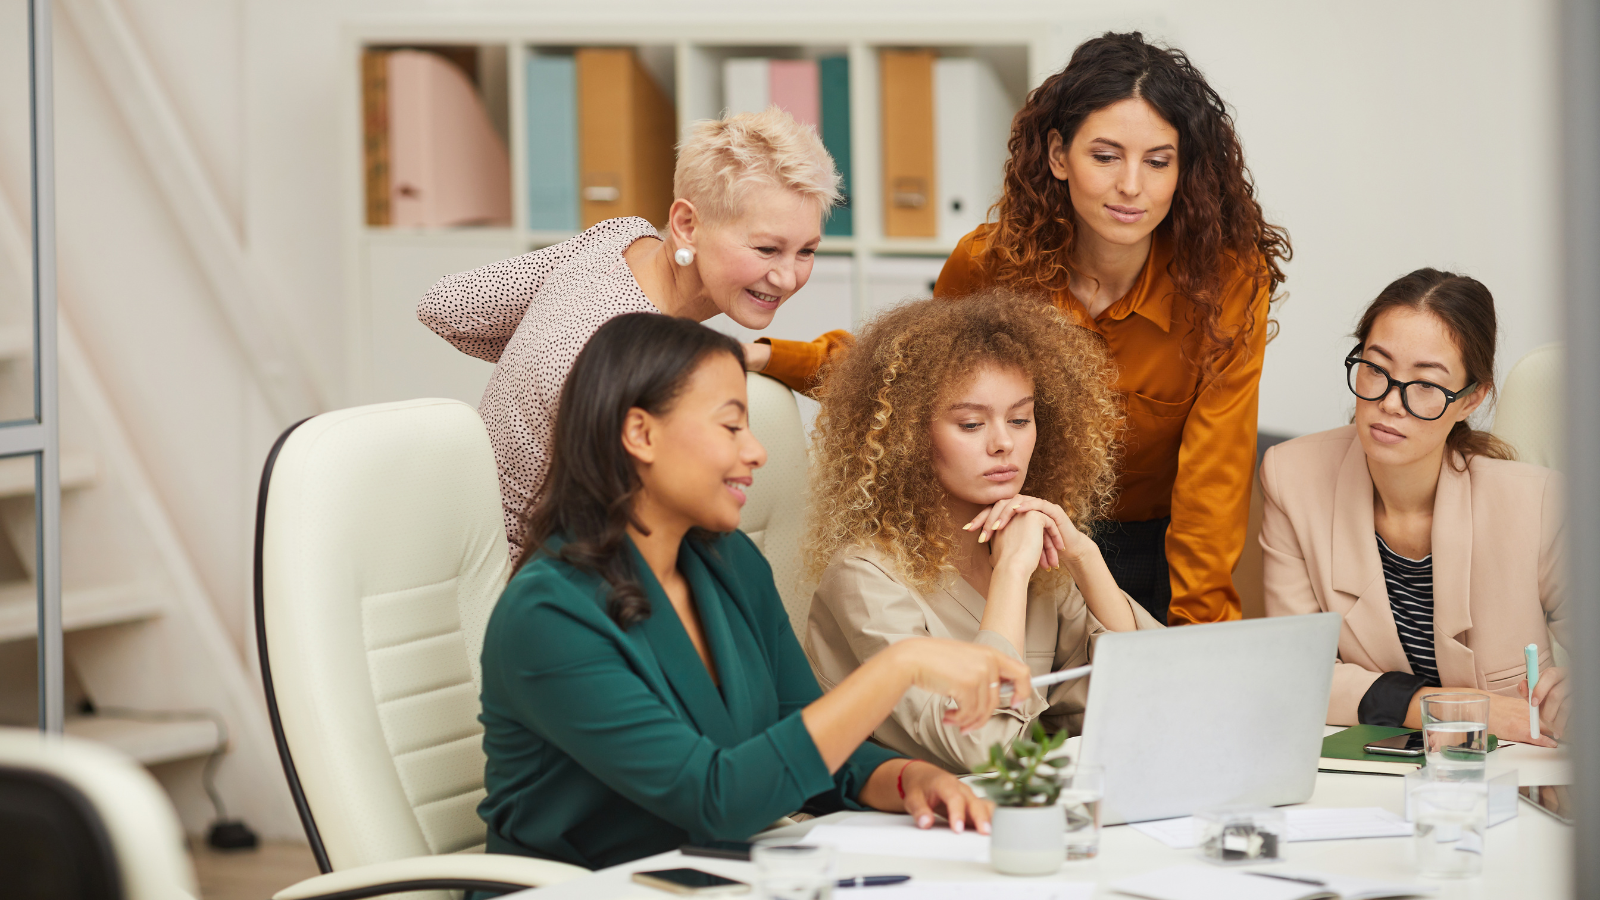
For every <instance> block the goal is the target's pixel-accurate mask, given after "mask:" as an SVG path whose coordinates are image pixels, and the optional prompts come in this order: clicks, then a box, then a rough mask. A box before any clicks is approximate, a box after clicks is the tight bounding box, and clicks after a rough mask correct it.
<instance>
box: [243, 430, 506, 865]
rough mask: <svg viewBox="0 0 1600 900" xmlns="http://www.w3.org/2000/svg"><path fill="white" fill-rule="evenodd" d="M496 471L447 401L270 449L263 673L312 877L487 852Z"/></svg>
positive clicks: (259, 604) (259, 552)
mask: <svg viewBox="0 0 1600 900" xmlns="http://www.w3.org/2000/svg"><path fill="white" fill-rule="evenodd" d="M495 471H496V470H495V461H494V454H493V451H492V450H491V449H490V446H489V438H488V434H487V432H485V430H484V426H483V422H482V420H481V419H479V418H478V414H477V412H476V411H474V410H473V409H472V407H470V406H467V405H466V404H464V403H460V402H458V401H455V400H411V401H406V402H402V403H385V404H379V405H376V406H363V407H356V408H353V409H345V410H339V411H336V412H330V413H326V414H324V415H320V416H316V417H314V418H311V419H307V420H306V421H304V422H302V423H300V424H299V425H298V426H295V427H294V428H291V429H290V430H289V431H287V432H285V433H284V435H283V436H282V437H281V438H279V440H278V444H277V446H276V447H274V448H273V452H272V454H271V455H270V456H269V457H268V460H267V464H266V468H265V471H264V472H263V473H262V477H261V496H260V500H259V505H258V509H257V523H256V615H257V622H256V627H257V640H258V643H259V649H260V651H261V672H262V679H263V681H264V682H265V686H266V691H267V700H268V707H269V712H271V714H272V720H273V728H274V731H275V733H276V734H277V737H278V751H279V754H280V756H281V757H282V760H283V763H284V769H285V772H286V774H287V775H288V777H289V782H290V789H291V791H292V792H293V793H294V796H295V801H296V804H297V806H298V807H299V809H300V815H301V819H302V822H303V824H304V825H305V828H306V835H307V837H308V838H309V839H310V841H311V845H312V851H313V853H315V854H316V856H317V860H318V864H319V865H320V866H321V867H322V870H323V871H324V872H327V871H332V870H333V869H346V868H350V867H353V866H359V865H366V864H369V863H376V862H383V861H386V860H391V859H399V858H404V857H413V856H424V855H432V854H440V853H450V852H456V851H461V850H470V849H474V848H476V847H479V846H481V845H482V844H483V842H484V838H485V828H484V825H483V823H482V821H481V820H480V819H479V818H478V815H477V811H476V807H477V804H478V801H479V800H480V799H482V797H483V794H484V791H483V767H484V756H483V749H482V733H483V727H482V725H481V724H479V722H478V713H479V711H480V708H481V707H480V703H479V686H480V681H481V672H480V669H479V660H478V657H479V653H480V651H481V650H482V646H483V631H484V627H485V625H486V624H487V622H488V618H489V613H490V611H491V610H492V609H493V607H494V603H495V601H496V600H497V599H498V598H499V595H500V591H501V589H502V588H503V587H504V586H505V583H506V579H507V577H508V575H509V573H510V564H509V561H508V559H507V548H506V535H505V526H504V525H503V524H502V521H501V515H500V488H499V482H498V479H497V477H496V474H495Z"/></svg>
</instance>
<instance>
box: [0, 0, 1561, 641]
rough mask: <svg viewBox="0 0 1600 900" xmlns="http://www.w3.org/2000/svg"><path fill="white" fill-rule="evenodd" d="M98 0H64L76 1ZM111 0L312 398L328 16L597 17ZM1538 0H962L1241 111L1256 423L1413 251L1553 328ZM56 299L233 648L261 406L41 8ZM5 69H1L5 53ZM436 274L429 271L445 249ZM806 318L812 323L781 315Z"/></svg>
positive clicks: (1, 158)
mask: <svg viewBox="0 0 1600 900" xmlns="http://www.w3.org/2000/svg"><path fill="white" fill-rule="evenodd" d="M91 2H101V0H72V2H69V3H68V4H66V5H69V6H73V7H74V8H80V9H81V8H86V4H89V3H91ZM104 2H108V3H111V4H114V6H115V8H117V9H120V10H121V11H122V12H123V14H125V15H126V16H127V18H128V21H129V23H130V26H131V31H132V34H133V36H134V38H135V40H136V41H137V42H138V44H139V45H140V46H141V47H142V48H143V51H144V53H145V54H146V55H147V56H148V57H149V58H150V60H151V65H152V68H153V69H154V71H155V73H156V75H157V80H158V87H159V89H160V90H162V91H163V92H164V93H165V95H166V96H167V98H168V100H169V101H170V103H171V106H172V108H173V109H174V110H175V112H176V115H177V124H178V127H179V129H180V130H181V131H182V132H183V134H184V136H185V138H186V140H187V141H188V142H189V144H190V145H191V146H192V147H193V148H194V150H195V152H196V155H197V157H198V159H199V163H200V168H201V170H202V171H203V176H204V179H205V180H206V181H207V182H208V183H209V188H210V190H211V191H212V192H213V194H214V196H215V198H216V200H217V203H218V205H219V206H220V207H221V208H222V209H223V210H224V213H225V218H226V219H227V220H228V223H229V227H230V228H232V229H234V233H233V238H234V239H235V240H237V241H238V242H239V243H241V244H242V245H243V247H244V248H245V250H246V253H247V255H248V264H249V266H250V267H251V269H252V271H253V272H255V273H258V274H259V276H260V278H261V283H262V284H264V285H266V288H265V294H264V297H265V299H266V301H267V302H268V303H270V304H273V305H275V306H276V308H277V309H278V310H279V311H280V312H281V313H282V316H283V318H284V319H286V320H287V322H288V323H289V328H290V331H291V341H290V345H291V347H290V349H291V351H292V353H291V356H293V357H296V358H297V359H298V360H299V363H298V364H301V365H303V366H304V367H305V368H306V371H307V373H308V375H307V377H308V378H309V380H310V381H311V382H312V383H313V384H314V385H315V386H316V387H317V388H318V389H319V390H320V392H321V394H322V396H323V397H324V398H325V399H326V401H327V402H328V403H329V404H331V405H339V404H340V403H341V402H342V400H343V397H344V396H345V393H344V391H345V384H344V377H345V365H346V361H345V347H346V345H347V339H348V335H347V334H346V333H345V327H346V324H345V323H346V317H345V312H344V304H345V302H346V299H347V298H346V296H345V292H344V284H345V282H344V272H343V264H344V262H343V259H342V256H341V253H342V251H341V227H340V222H339V218H338V217H339V215H340V214H341V209H342V207H341V204H340V196H341V191H342V190H343V189H344V182H343V181H342V180H341V179H342V177H343V175H344V173H345V170H346V169H349V168H350V167H351V166H352V163H351V159H352V158H353V157H352V155H353V154H355V153H356V152H357V148H356V147H354V146H349V145H347V144H348V141H347V140H346V136H345V135H344V134H343V133H342V132H341V130H340V129H341V125H342V120H341V117H340V107H339V103H340V102H341V96H342V90H343V88H342V85H343V83H344V80H345V79H354V78H355V77H356V73H355V72H354V71H353V70H352V71H345V70H344V68H343V61H344V59H345V57H344V56H343V55H342V43H341V41H342V38H341V31H340V29H341V24H342V23H344V22H346V21H348V20H351V19H354V18H365V17H372V16H380V15H381V16H398V15H403V14H407V13H408V12H409V13H413V14H416V15H421V16H432V17H448V16H453V15H483V16H534V15H538V14H540V13H541V12H547V13H548V14H549V15H550V16H555V17H582V18H592V17H593V16H594V15H596V13H595V12H594V11H593V9H592V8H585V9H581V10H578V11H576V12H575V11H573V7H572V5H571V4H567V3H558V2H554V0H537V2H533V0H530V2H519V3H514V4H513V3H497V2H455V3H450V4H439V3H436V2H428V0H388V2H377V0H365V2H363V0H343V2H321V0H227V2H222V0H104ZM1552 5H1553V4H1552V3H1551V2H1550V0H1525V2H1519V3H1514V4H1512V3H1503V2H1490V0H1475V2H1462V0H1448V2H1446V0H1430V2H1421V0H1406V2H1395V0H1383V2H1377V0H1359V2H1346V3H1341V4H1338V5H1337V6H1334V5H1331V4H1330V5H1324V4H1315V5H1314V4H1283V3H1278V2H1249V0H1188V2H1184V0H1170V2H1150V3H1145V4H1142V5H1140V6H1138V7H1133V6H1129V7H1127V8H1126V9H1123V10H1121V11H1118V12H1115V13H1106V12H1100V11H1095V10H1091V9H1090V8H1089V7H1088V6H1087V5H1072V6H1068V5H1064V4H1063V5H1050V6H1048V7H1046V6H1045V5H1042V4H1039V3H1037V2H1018V0H1001V2H991V3H988V4H985V5H984V6H983V10H982V12H981V15H983V16H986V17H995V16H1007V17H1015V18H1017V19H1022V20H1035V19H1038V18H1039V17H1040V16H1041V15H1042V13H1043V11H1046V10H1048V11H1049V12H1050V13H1051V14H1052V15H1059V16H1061V19H1060V20H1059V22H1060V24H1057V25H1056V26H1055V27H1054V36H1055V40H1056V43H1057V47H1058V52H1059V56H1060V61H1061V62H1063V63H1064V62H1065V59H1066V55H1067V53H1069V52H1070V50H1071V48H1072V46H1074V45H1075V44H1076V43H1077V42H1078V41H1079V40H1081V39H1082V38H1084V37H1086V36H1089V35H1090V34H1093V33H1095V32H1096V31H1099V30H1102V29H1104V28H1108V27H1119V28H1125V27H1129V26H1140V25H1142V26H1145V27H1146V28H1147V30H1148V31H1150V32H1152V33H1154V34H1158V35H1161V36H1163V37H1166V38H1168V39H1170V40H1171V41H1173V42H1175V43H1177V44H1179V45H1180V46H1182V47H1184V48H1185V49H1186V50H1188V51H1189V52H1190V54H1191V55H1192V57H1193V58H1194V59H1195V61H1196V62H1197V63H1198V64H1199V65H1200V66H1201V67H1202V68H1203V69H1204V70H1205V71H1206V72H1207V74H1208V75H1209V76H1210V77H1211V79H1212V82H1213V84H1214V85H1215V86H1216V87H1217V89H1218V90H1219V91H1220V92H1221V93H1222V95H1223V96H1224V98H1225V99H1227V100H1228V101H1229V102H1230V103H1231V104H1232V105H1233V106H1234V107H1235V108H1236V109H1237V112H1238V121H1239V127H1240V130H1241V132H1242V134H1243V137H1244V144H1245V150H1246V154H1247V158H1248V160H1249V163H1250V165H1251V168H1252V169H1253V171H1254V172H1255V175H1256V180H1257V183H1258V185H1259V186H1260V191H1261V198H1262V201H1263V203H1264V204H1265V206H1266V208H1267V210H1268V211H1269V215H1270V217H1271V218H1272V219H1273V220H1274V221H1275V222H1278V223H1280V224H1282V225H1285V226H1287V227H1288V229H1289V231H1290V233H1291V235H1292V236H1293V239H1294V244H1295V247H1296V251H1297V253H1296V258H1295V260H1294V262H1293V263H1291V264H1290V265H1289V267H1288V271H1289V281H1288V284H1287V290H1288V291H1289V293H1290V295H1291V299H1290V300H1289V302H1288V303H1287V304H1286V305H1284V306H1283V307H1282V309H1281V310H1280V311H1279V313H1278V318H1279V320H1280V322H1281V324H1282V329H1283V330H1282V336H1281V337H1280V338H1279V339H1278V340H1277V341H1276V342H1275V343H1274V344H1273V345H1272V346H1271V347H1270V348H1269V351H1268V357H1267V367H1266V374H1265V376H1264V379H1263V388H1262V411H1261V423H1262V426H1263V428H1266V429H1270V430H1274V431H1285V432H1292V433H1303V432H1309V431H1314V430H1318V429H1322V428H1327V427H1331V426H1334V425H1337V424H1339V423H1340V422H1342V421H1343V420H1344V417H1345V416H1346V415H1347V413H1348V410H1349V406H1350V404H1349V403H1348V402H1347V401H1348V398H1347V396H1346V394H1345V392H1344V388H1343V384H1342V381H1341V370H1340V359H1341V357H1342V355H1343V354H1344V352H1345V350H1346V349H1347V348H1348V340H1347V338H1346V335H1347V334H1348V333H1349V331H1350V329H1351V327H1352V326H1353V324H1354V322H1355V318H1356V316H1357V315H1358V313H1359V311H1360V309H1361V307H1362V306H1363V305H1364V303H1366V302H1367V301H1368V300H1370V299H1371V297H1372V296H1374V295H1375V293H1376V292H1377V291H1378V290H1379V289H1380V288H1381V287H1382V286H1383V285H1384V284H1385V283H1387V282H1388V281H1389V280H1390V279H1392V278H1394V277H1395V276H1398V275H1400V274H1403V273H1404V272H1406V271H1409V270H1411V269H1413V268H1416V267H1418V266H1422V265H1434V266H1442V267H1449V268H1454V269H1456V270H1458V271H1464V272H1467V273H1470V274H1472V275H1475V276H1476V277H1479V278H1481V279H1483V280H1484V281H1485V282H1486V283H1487V284H1488V285H1489V287H1490V288H1491V289H1492V290H1494V291H1495V293H1496V294H1497V296H1498V297H1499V300H1500V308H1501V311H1502V315H1503V317H1504V318H1503V322H1504V325H1503V327H1504V333H1503V349H1502V353H1501V357H1502V370H1504V369H1505V368H1508V367H1509V365H1510V363H1511V362H1512V361H1514V360H1515V359H1516V358H1517V357H1518V356H1520V355H1521V354H1522V353H1523V352H1525V351H1527V350H1528V349H1531V348H1532V347H1534V346H1537V345H1538V344H1541V343H1544V342H1546V341H1549V340H1553V339H1554V338H1555V337H1556V327H1557V326H1556V320H1557V314H1558V310H1557V301H1556V292H1557V289H1558V283H1557V278H1556V274H1555V265H1556V262H1557V260H1556V248H1555V241H1554V237H1555V236H1554V229H1555V227H1556V226H1555V221H1556V219H1555V216H1556V206H1555V199H1556V191H1557V190H1559V183H1558V181H1557V172H1558V171H1559V170H1558V168H1557V163H1558V161H1557V159H1556V158H1555V146H1556V133H1555V127H1556V124H1557V123H1556V122H1555V120H1554V115H1555V112H1554V110H1555V106H1554V97H1553V91H1554V73H1553V70H1552V65H1551V62H1550V58H1551V55H1552V52H1551V51H1552V50H1553V47H1554V36H1553V33H1552V18H1553V17H1552V12H1551V8H1552ZM607 11H608V14H611V15H616V16H619V17H620V16H625V15H630V14H637V15H642V16H650V17H658V18H660V17H669V16H670V17H672V18H673V19H675V20H681V19H682V18H684V17H704V18H706V19H707V20H725V19H727V18H728V17H731V16H750V17H759V18H763V19H782V18H784V16H785V15H788V16H804V17H806V18H818V17H824V18H837V19H842V20H850V19H872V20H891V21H894V20H902V19H903V18H904V17H907V16H912V15H914V16H916V17H918V18H921V19H930V18H940V17H948V18H952V19H960V18H962V17H966V16H971V15H974V14H977V13H975V12H974V7H973V6H972V4H970V3H968V2H961V0H916V2H900V0H894V2H887V0H877V2H872V0H851V2H841V0H827V2H814V3H810V4H806V5H805V7H804V9H803V10H802V9H799V8H795V7H768V8H766V11H763V10H762V9H758V8H755V7H752V6H749V5H746V4H732V3H721V2H718V3H712V2H707V0H680V2H678V3H675V4H672V5H671V6H670V7H669V6H665V5H662V4H660V3H648V4H647V3H613V4H610V5H609V6H608V7H607ZM58 31H59V33H60V35H61V36H60V38H59V41H58V54H59V56H58V62H57V67H58V73H59V75H58V77H59V83H58V86H57V101H58V114H57V115H58V123H59V128H60V185H59V191H60V201H61V217H60V218H61V265H62V269H63V283H64V285H65V286H66V290H67V293H66V295H65V296H64V297H63V303H64V305H65V308H66V310H67V314H68V315H70V316H71V317H72V319H73V321H74V323H76V324H77V325H78V326H79V328H80V329H81V331H82V333H83V336H84V339H85V341H86V343H88V344H89V346H90V348H91V350H92V352H93V353H94V355H95V358H96V361H97V365H98V368H99V371H100V373H101V375H102V377H103V378H104V379H105V381H106V383H107V387H108V390H110V391H111V393H112V395H113V397H114V399H115V401H116V402H117V404H118V407H119V411H120V412H121V414H122V415H123V416H124V418H125V420H126V422H127V424H128V426H129V429H130V431H131V432H132V434H133V437H134V440H135V441H136V443H137V444H138V448H139V452H140V454H141V456H142V458H143V461H144V462H145V464H146V465H147V466H148V467H149V469H150V470H151V472H152V474H153V477H154V478H155V480H156V482H157V486H158V488H159V489H160V491H161V492H162V496H163V499H164V502H165V503H166V505H167V507H168V509H169V511H170V512H171V514H172V516H173V518H174V519H175V520H176V522H177V524H178V527H179V528H180V530H181V532H182V534H183V537H184V539H185V540H186V541H187V542H188V545H189V549H190V552H191V554H192V555H193V557H194V558H195V559H196V560H197V561H198V562H199V565H200V568H201V570H202V575H203V577H204V578H205V580H206V582H207V588H208V589H209V590H210V592H211V595H212V596H213V597H214V598H215V599H216V602H217V603H218V605H219V611H220V613H221V614H222V617H223V619H224V621H225V622H226V623H227V624H228V625H229V627H230V628H231V629H232V631H233V634H234V637H235V639H236V640H237V641H238V642H239V644H240V647H241V650H242V649H243V648H244V646H245V641H246V638H247V635H248V627H249V626H248V615H247V613H248V602H249V547H250V535H251V528H252V522H251V511H252V507H253V502H254V486H255V479H256V477H257V475H258V471H259V466H260V463H261V461H262V459H263V457H264V455H265V453H266V451H267V449H268V447H269V446H270V443H271V440H272V438H273V437H274V436H275V435H276V432H277V431H278V429H279V428H280V427H282V426H283V425H286V424H288V423H287V421H284V420H283V417H282V416H281V415H274V414H273V413H272V412H270V411H269V410H270V406H269V404H268V402H267V401H266V399H265V396H266V395H265V387H264V386H263V385H262V384H261V382H260V378H259V376H258V374H257V373H256V372H255V371H254V370H252V369H251V367H250V366H249V365H247V364H246V362H245V360H244V354H243V350H242V345H241V344H240V343H239V339H238V338H237V337H236V335H235V333H234V332H233V331H231V330H230V328H229V326H228V325H227V322H226V319H225V317H224V315H223V314H222V312H221V311H220V310H221V306H220V305H219V303H218V297H217V292H216V289H215V287H214V286H213V285H212V284H210V283H209V282H207V280H206V279H205V278H204V277H202V274H201V268H202V267H200V266H199V265H198V264H197V260H196V259H195V255H194V254H195V248H194V245H193V244H192V243H191V242H188V241H186V240H185V238H184V236H183V233H182V232H181V230H180V229H179V228H178V227H177V225H176V224H175V221H174V219H173V214H172V211H171V206H170V204H169V202H168V200H167V199H165V198H164V197H163V196H162V194H161V193H160V191H159V190H158V188H157V186H156V185H155V183H154V182H153V180H152V178H151V172H150V170H149V168H148V166H147V165H146V163H145V162H144V161H143V160H142V158H141V157H140V155H139V153H138V151H137V149H136V147H135V145H134V143H133V142H132V141H131V139H130V137H129V134H128V131H127V128H126V126H125V124H124V123H123V122H122V121H121V120H120V119H119V118H118V113H117V111H116V108H115V103H114V100H113V94H112V92H110V91H108V89H107V85H106V83H105V81H104V78H103V76H102V75H101V74H99V71H98V70H97V67H96V66H95V64H94V63H93V60H92V57H91V53H90V51H89V50H88V49H87V48H86V47H85V45H84V42H83V39H82V35H81V34H80V25H78V24H75V23H74V21H73V17H72V15H71V14H63V13H61V12H58ZM3 55H5V54H0V56H3ZM6 71H10V68H9V67H8V68H7V69H6ZM13 98H14V94H10V93H7V94H4V95H3V97H0V190H4V191H5V192H6V193H7V194H8V195H9V196H10V198H11V199H12V201H13V203H20V202H22V201H24V200H25V194H22V193H20V190H21V189H22V186H23V185H24V184H25V178H26V164H27V157H26V143H25V141H26V135H25V130H24V129H25V122H26V119H25V115H24V109H22V108H19V107H18V106H17V104H16V103H15V102H13ZM440 274H443V273H440ZM804 337H810V335H804Z"/></svg>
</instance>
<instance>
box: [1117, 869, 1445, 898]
mask: <svg viewBox="0 0 1600 900" xmlns="http://www.w3.org/2000/svg"><path fill="white" fill-rule="evenodd" d="M1111 888H1112V889H1113V890H1116V891H1120V892H1122V893H1124V894H1132V895H1133V896H1135V897H1148V898H1149V900H1386V898H1389V897H1420V896H1423V895H1425V894H1432V893H1434V891H1435V890H1436V889H1435V888H1431V887H1420V886H1417V885H1409V884H1396V883H1393V882H1382V881H1373V880H1371V879H1370V878H1351V877H1350V876H1348V875H1328V874H1324V873H1322V872H1282V871H1278V870H1276V869H1274V870H1273V871H1272V872H1270V873H1266V872H1245V871H1241V870H1239V869H1218V868H1215V867H1213V866H1171V867H1169V868H1165V869H1160V870H1157V871H1155V872H1146V873H1144V874H1143V875H1135V876H1133V877H1132V878H1124V879H1122V880H1121V881H1116V882H1112V884H1111Z"/></svg>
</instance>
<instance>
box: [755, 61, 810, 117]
mask: <svg viewBox="0 0 1600 900" xmlns="http://www.w3.org/2000/svg"><path fill="white" fill-rule="evenodd" d="M767 77H768V78H769V79H770V81H769V84H770V85H771V87H770V94H771V97H772V104H773V105H774V106H776V107H778V108H779V109H783V110H787V111H788V113H789V115H791V116H794V120H795V121H796V122H799V123H800V124H801V125H810V126H811V127H812V128H817V127H819V123H821V121H822V98H821V95H820V93H819V91H818V82H817V61H816V60H814V59H775V60H773V61H772V64H771V67H770V68H769V69H768V76H767Z"/></svg>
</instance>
